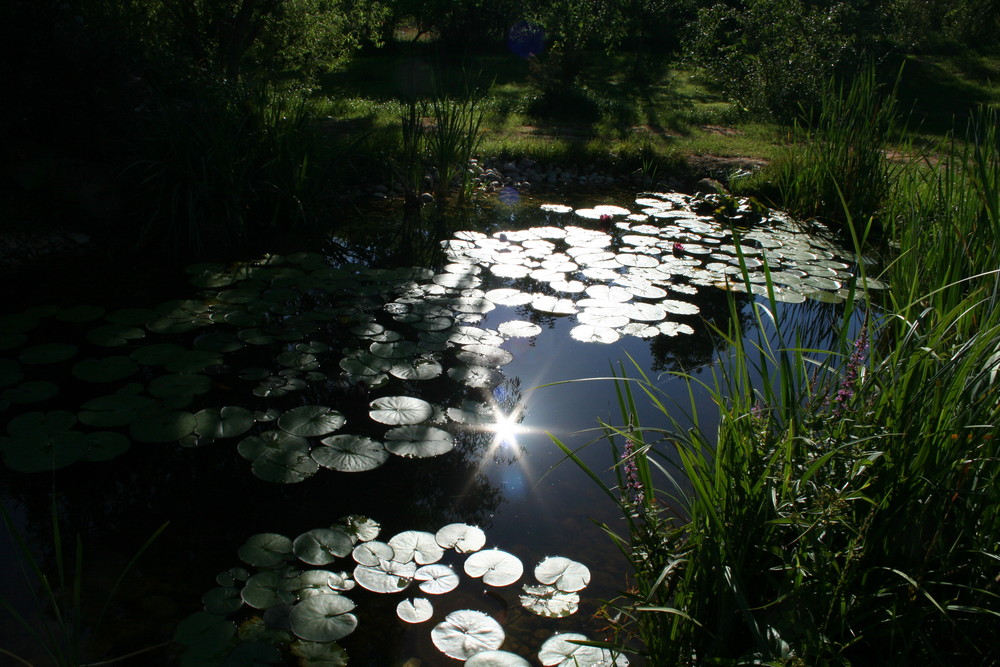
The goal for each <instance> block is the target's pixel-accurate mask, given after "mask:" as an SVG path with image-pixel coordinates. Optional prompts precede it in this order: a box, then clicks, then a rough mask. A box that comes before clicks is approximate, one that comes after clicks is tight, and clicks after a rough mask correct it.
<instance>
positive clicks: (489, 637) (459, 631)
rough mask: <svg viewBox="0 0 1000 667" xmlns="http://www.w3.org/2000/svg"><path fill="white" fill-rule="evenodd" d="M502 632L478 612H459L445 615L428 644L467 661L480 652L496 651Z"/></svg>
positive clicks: (488, 617) (486, 616) (462, 610)
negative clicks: (431, 642)
mask: <svg viewBox="0 0 1000 667" xmlns="http://www.w3.org/2000/svg"><path fill="white" fill-rule="evenodd" d="M504 638H505V635H504V632H503V628H501V627H500V624H499V623H497V622H496V621H495V620H493V618H492V617H491V616H488V615H486V614H484V613H483V612H481V611H474V610H472V609H461V610H459V611H453V612H452V613H450V614H448V615H447V616H446V617H445V619H444V621H443V622H441V623H439V624H437V625H436V626H434V629H433V630H431V640H432V641H433V642H434V646H436V647H437V648H438V650H439V651H441V652H442V653H444V654H445V655H447V656H448V657H450V658H455V659H456V660H468V659H469V658H471V657H472V656H474V655H475V654H477V653H482V652H483V651H495V650H496V649H498V648H500V646H501V645H502V644H503V641H504Z"/></svg>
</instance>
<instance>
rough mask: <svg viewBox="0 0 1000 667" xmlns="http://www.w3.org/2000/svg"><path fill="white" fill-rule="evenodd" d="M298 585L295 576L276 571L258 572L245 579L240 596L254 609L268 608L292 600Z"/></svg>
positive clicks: (288, 602)
mask: <svg viewBox="0 0 1000 667" xmlns="http://www.w3.org/2000/svg"><path fill="white" fill-rule="evenodd" d="M298 587H299V583H298V580H297V578H292V579H289V578H287V577H284V576H282V575H281V574H279V573H278V572H269V571H268V572H258V573H257V574H255V575H253V576H252V577H250V578H249V579H247V583H246V585H245V586H244V587H243V590H241V591H240V597H242V598H243V601H244V602H246V603H247V604H248V605H250V606H251V607H254V608H255V609H268V608H270V607H274V606H277V605H280V604H290V603H292V602H294V601H295V599H296V597H297V595H296V594H295V591H296V589H297V588H298Z"/></svg>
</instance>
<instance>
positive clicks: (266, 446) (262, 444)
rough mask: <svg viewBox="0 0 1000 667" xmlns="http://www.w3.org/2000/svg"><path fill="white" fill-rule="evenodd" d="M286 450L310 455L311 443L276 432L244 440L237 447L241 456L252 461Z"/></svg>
mask: <svg viewBox="0 0 1000 667" xmlns="http://www.w3.org/2000/svg"><path fill="white" fill-rule="evenodd" d="M284 450H290V451H296V452H306V453H308V452H309V441H307V440H306V439H305V438H303V437H300V436H297V435H292V434H291V433H287V432H285V431H277V430H274V431H264V432H263V433H258V434H257V435H251V436H248V437H246V438H243V440H241V441H240V444H239V445H237V446H236V451H238V452H239V454H240V456H242V457H243V458H245V459H249V460H251V461H253V460H254V459H257V458H260V457H261V456H265V455H268V454H277V453H278V452H281V451H284Z"/></svg>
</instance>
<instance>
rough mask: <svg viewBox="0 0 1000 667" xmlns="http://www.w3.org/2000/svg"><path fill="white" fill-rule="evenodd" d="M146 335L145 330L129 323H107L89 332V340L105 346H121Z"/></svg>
mask: <svg viewBox="0 0 1000 667" xmlns="http://www.w3.org/2000/svg"><path fill="white" fill-rule="evenodd" d="M145 337H146V332H145V330H143V329H140V328H139V327H136V326H132V325H129V324H106V325H104V326H103V327H97V328H96V329H91V330H90V331H88V332H87V340H89V341H90V342H91V343H93V344H94V345H101V346H103V347H121V346H122V345H127V344H129V343H130V342H132V341H134V340H139V339H141V338H145Z"/></svg>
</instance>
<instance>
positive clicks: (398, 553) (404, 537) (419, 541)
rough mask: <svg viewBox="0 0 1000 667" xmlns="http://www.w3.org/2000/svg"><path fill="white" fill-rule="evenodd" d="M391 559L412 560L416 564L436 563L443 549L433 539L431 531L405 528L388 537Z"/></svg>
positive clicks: (402, 561) (398, 560) (403, 561)
mask: <svg viewBox="0 0 1000 667" xmlns="http://www.w3.org/2000/svg"><path fill="white" fill-rule="evenodd" d="M389 546H390V547H392V550H393V554H394V555H393V557H392V559H393V560H395V561H397V562H400V563H408V562H410V561H414V562H415V563H417V564H418V565H426V564H427V563H436V562H437V561H439V560H441V557H442V556H443V555H444V549H442V548H441V545H439V544H438V543H437V540H435V539H434V535H433V534H432V533H428V532H424V531H422V530H407V531H404V532H402V533H398V534H396V535H393V536H392V537H391V538H390V539H389Z"/></svg>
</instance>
